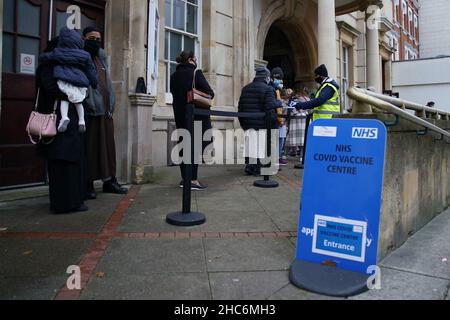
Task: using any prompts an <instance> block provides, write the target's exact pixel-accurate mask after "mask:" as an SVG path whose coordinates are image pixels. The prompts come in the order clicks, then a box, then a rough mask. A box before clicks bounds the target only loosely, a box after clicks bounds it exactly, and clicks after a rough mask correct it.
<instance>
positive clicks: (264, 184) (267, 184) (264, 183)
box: [253, 110, 279, 189]
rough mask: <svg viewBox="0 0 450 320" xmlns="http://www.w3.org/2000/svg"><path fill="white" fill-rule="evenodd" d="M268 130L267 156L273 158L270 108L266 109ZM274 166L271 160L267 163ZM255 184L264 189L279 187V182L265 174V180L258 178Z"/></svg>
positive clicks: (268, 166)
mask: <svg viewBox="0 0 450 320" xmlns="http://www.w3.org/2000/svg"><path fill="white" fill-rule="evenodd" d="M265 119H266V132H267V138H266V148H267V156H268V157H269V159H270V158H272V113H271V111H270V110H268V111H266V118H265ZM271 166H272V163H271V160H270V161H269V164H268V165H266V167H267V168H270V167H271ZM253 185H254V186H255V187H257V188H263V189H271V188H278V187H279V183H278V182H276V181H274V180H270V176H268V175H264V180H258V181H255V182H254V183H253Z"/></svg>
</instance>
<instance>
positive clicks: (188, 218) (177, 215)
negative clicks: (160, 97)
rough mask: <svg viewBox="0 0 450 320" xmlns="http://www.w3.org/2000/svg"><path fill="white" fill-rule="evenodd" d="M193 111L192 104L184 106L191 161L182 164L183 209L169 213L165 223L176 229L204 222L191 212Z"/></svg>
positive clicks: (204, 220) (200, 214) (198, 215)
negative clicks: (176, 227)
mask: <svg viewBox="0 0 450 320" xmlns="http://www.w3.org/2000/svg"><path fill="white" fill-rule="evenodd" d="M194 110H195V106H194V105H193V104H188V105H186V130H188V131H189V136H190V138H191V161H190V162H189V163H187V164H186V163H184V164H183V165H184V168H185V169H184V177H183V208H182V211H181V212H174V213H170V214H168V215H167V217H166V221H167V223H168V224H170V225H174V226H178V227H192V226H198V225H202V224H204V223H205V222H206V217H205V215H204V214H202V213H200V212H192V211H191V199H192V197H191V196H192V195H191V193H192V166H193V165H194V162H195V159H194Z"/></svg>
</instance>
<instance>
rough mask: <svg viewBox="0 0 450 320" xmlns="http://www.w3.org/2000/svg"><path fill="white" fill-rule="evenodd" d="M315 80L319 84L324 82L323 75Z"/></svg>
mask: <svg viewBox="0 0 450 320" xmlns="http://www.w3.org/2000/svg"><path fill="white" fill-rule="evenodd" d="M315 80H316V82H317V83H318V84H322V81H323V79H322V77H317V78H316V79H315Z"/></svg>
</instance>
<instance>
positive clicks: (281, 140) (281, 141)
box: [278, 138, 286, 159]
mask: <svg viewBox="0 0 450 320" xmlns="http://www.w3.org/2000/svg"><path fill="white" fill-rule="evenodd" d="M285 142H286V138H280V146H279V152H280V153H279V154H278V157H279V158H280V159H281V158H282V157H283V150H284V143H285Z"/></svg>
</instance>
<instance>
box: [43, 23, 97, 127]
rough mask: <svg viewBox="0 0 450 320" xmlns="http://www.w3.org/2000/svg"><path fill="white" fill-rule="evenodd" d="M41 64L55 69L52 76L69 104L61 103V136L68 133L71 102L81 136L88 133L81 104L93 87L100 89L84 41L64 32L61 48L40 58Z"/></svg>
mask: <svg viewBox="0 0 450 320" xmlns="http://www.w3.org/2000/svg"><path fill="white" fill-rule="evenodd" d="M39 60H40V62H41V63H51V64H53V65H54V70H53V76H54V78H55V79H56V80H57V84H58V87H59V89H60V90H61V91H62V92H64V93H65V94H66V95H67V98H68V99H67V100H61V116H62V118H61V121H60V124H59V126H58V131H59V132H65V131H66V130H67V126H68V125H69V122H70V118H69V116H68V112H69V102H71V103H73V104H74V105H75V108H76V109H77V113H78V118H79V123H78V126H79V130H80V132H85V131H86V122H85V120H84V108H83V104H82V102H83V101H84V100H85V99H86V97H87V90H88V88H89V87H90V86H91V87H93V88H97V85H98V77H97V71H96V69H95V66H94V63H93V62H92V59H91V56H90V54H89V53H87V52H86V51H84V41H83V39H82V38H81V35H80V34H79V33H78V32H77V31H75V30H70V29H69V28H67V27H64V28H62V29H61V31H60V34H59V41H58V46H57V48H56V49H55V50H53V51H52V52H47V53H44V54H42V55H41V56H40V59H39Z"/></svg>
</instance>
